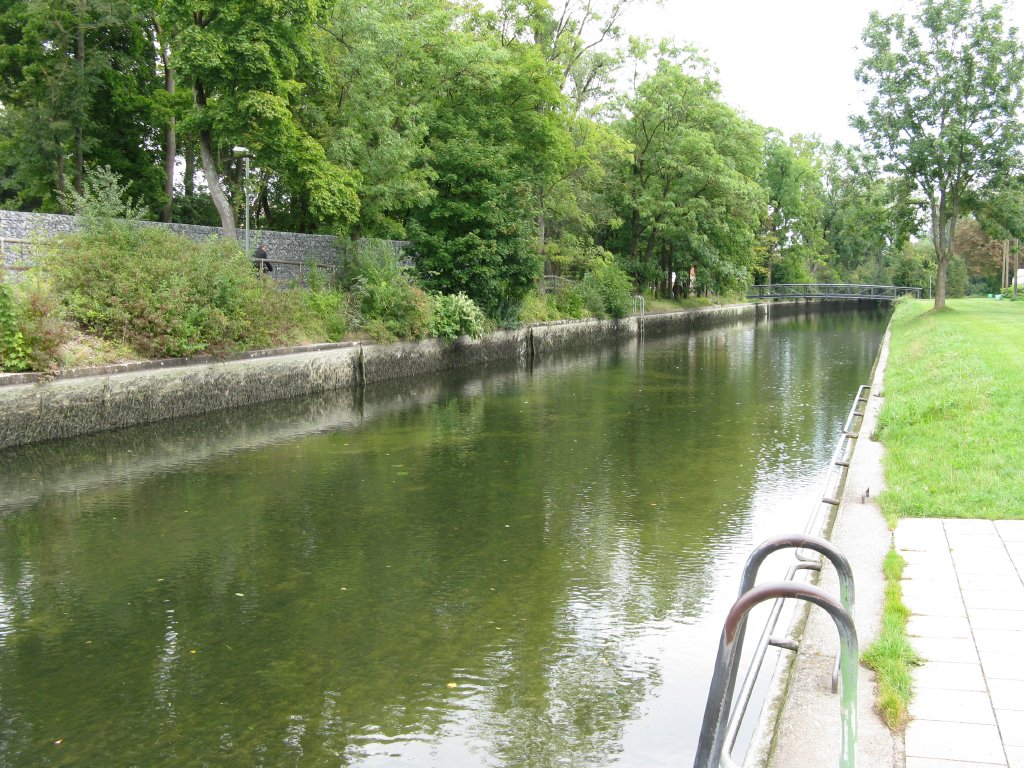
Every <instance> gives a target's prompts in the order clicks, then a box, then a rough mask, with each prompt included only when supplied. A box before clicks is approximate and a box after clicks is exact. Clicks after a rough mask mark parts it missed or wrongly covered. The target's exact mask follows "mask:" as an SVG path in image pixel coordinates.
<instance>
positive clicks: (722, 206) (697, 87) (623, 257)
mask: <svg viewBox="0 0 1024 768" xmlns="http://www.w3.org/2000/svg"><path fill="white" fill-rule="evenodd" d="M647 54H648V51H647V50H646V49H641V50H639V51H637V52H636V55H638V56H641V57H645V56H646V55H647ZM658 56H659V59H660V60H659V61H658V65H657V69H656V71H655V72H654V74H653V75H651V76H650V77H649V78H647V79H646V80H644V81H643V82H641V83H640V84H639V85H638V86H637V88H636V91H635V93H634V94H632V95H630V96H629V97H628V98H625V99H623V100H622V102H621V103H620V104H619V105H618V112H619V117H618V119H617V120H616V122H615V128H616V130H617V131H618V132H619V135H620V136H622V138H624V139H625V140H626V141H628V142H629V144H630V145H631V146H632V147H633V151H632V156H631V157H630V158H629V161H628V162H627V163H624V164H622V165H621V166H619V167H618V168H617V173H616V176H617V179H616V182H617V183H616V184H615V185H613V186H612V188H611V190H610V197H611V199H610V200H609V203H610V204H611V206H612V207H613V210H614V211H615V213H616V218H617V219H618V220H619V221H620V222H622V223H623V226H621V227H618V228H616V229H614V230H612V231H610V232H609V233H608V236H607V238H606V240H605V242H604V245H605V247H606V248H608V249H609V250H611V251H613V252H614V253H615V254H616V255H617V256H618V257H619V258H620V261H621V263H622V264H624V265H626V266H627V269H628V270H629V272H630V273H631V274H632V275H633V277H634V278H636V279H637V280H638V281H641V282H650V283H663V282H665V281H666V280H667V276H668V275H669V274H670V273H671V272H676V273H679V274H685V273H688V272H689V270H690V267H691V266H696V267H697V269H698V271H706V272H707V273H708V277H709V279H710V280H711V281H712V284H713V285H714V286H715V287H716V288H717V289H718V290H727V289H729V288H732V287H734V286H736V285H738V284H741V283H745V282H746V281H747V280H748V273H749V270H750V268H751V267H752V266H753V257H754V248H755V244H756V234H757V232H758V230H759V228H760V223H761V220H762V218H763V214H764V209H765V205H764V194H763V192H762V190H761V188H760V187H759V185H758V182H757V179H758V174H759V171H760V167H761V160H762V146H763V141H764V134H763V130H762V129H761V128H760V127H759V126H756V125H754V124H753V123H751V122H749V121H747V120H745V119H743V118H741V117H740V116H739V115H738V114H737V113H736V112H735V111H734V110H733V109H731V108H730V107H728V106H727V105H726V104H724V103H723V102H722V101H721V100H720V98H719V96H720V94H719V86H718V83H717V82H715V81H714V79H713V78H712V77H711V75H710V73H708V72H707V67H706V65H704V64H703V63H701V62H700V61H699V60H697V59H695V58H694V57H693V55H692V54H690V53H688V52H684V51H675V50H670V49H666V48H664V47H663V48H662V49H661V50H660V51H659V53H658ZM638 66H639V64H638Z"/></svg>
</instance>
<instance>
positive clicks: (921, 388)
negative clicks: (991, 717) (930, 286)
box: [863, 299, 1024, 729]
mask: <svg viewBox="0 0 1024 768" xmlns="http://www.w3.org/2000/svg"><path fill="white" fill-rule="evenodd" d="M890 327H891V330H892V337H891V339H890V345H889V361H888V365H887V368H886V374H885V405H884V406H883V408H882V412H881V414H880V416H879V420H878V437H879V438H880V439H881V440H882V443H883V444H884V446H885V454H884V458H883V466H884V470H885V478H886V484H887V490H886V491H885V492H884V493H883V494H882V495H881V497H880V503H881V505H882V511H883V513H884V514H885V516H886V519H887V520H888V522H889V525H890V527H895V526H896V522H897V520H898V519H899V518H900V517H973V518H979V517H983V518H1021V517H1024V439H1022V438H1024V411H1022V408H1021V404H1020V403H1021V395H1022V385H1024V302H1009V301H993V300H988V299H960V300H955V301H949V302H948V304H947V309H946V310H945V311H942V312H934V311H932V310H931V302H925V301H911V302H905V303H901V304H900V305H899V306H898V307H897V309H896V313H895V314H894V316H893V319H892V324H891V326H890ZM903 565H904V562H903V559H902V558H901V557H900V556H899V555H898V554H897V553H896V552H895V551H892V552H890V553H889V555H888V556H887V557H886V561H885V575H886V594H885V606H884V609H883V615H882V632H881V635H880V636H879V638H878V640H876V641H875V642H874V643H873V644H872V645H871V647H870V648H868V649H867V650H866V651H865V653H864V657H863V658H864V663H865V664H866V665H867V666H869V667H870V668H871V669H873V670H875V672H876V675H877V681H878V708H879V711H880V712H881V714H882V716H883V717H884V719H885V720H886V722H887V723H888V724H889V726H890V727H892V728H894V729H898V728H901V727H902V726H903V725H904V724H905V723H906V720H907V716H908V715H907V710H908V707H909V705H910V698H911V678H912V674H911V673H912V669H913V667H914V665H915V664H917V663H919V658H918V656H917V654H916V653H915V652H914V650H913V648H912V647H911V645H910V642H909V640H908V638H907V636H906V624H907V618H908V616H909V611H908V610H907V608H906V606H905V605H904V604H903V600H902V594H901V587H900V579H901V578H902V574H903Z"/></svg>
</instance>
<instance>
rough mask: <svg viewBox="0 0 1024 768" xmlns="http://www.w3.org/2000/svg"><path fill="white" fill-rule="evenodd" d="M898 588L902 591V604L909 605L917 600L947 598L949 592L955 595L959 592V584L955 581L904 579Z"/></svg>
mask: <svg viewBox="0 0 1024 768" xmlns="http://www.w3.org/2000/svg"><path fill="white" fill-rule="evenodd" d="M900 588H901V589H902V590H903V602H904V603H906V604H907V605H909V604H910V602H911V601H913V600H916V599H918V598H920V599H924V600H928V599H930V598H948V597H949V594H950V592H951V591H952V592H953V593H954V594H955V593H956V591H958V590H959V583H958V582H957V580H956V579H949V580H946V579H936V580H934V581H933V580H931V579H914V580H912V581H908V580H906V579H904V580H902V581H901V582H900Z"/></svg>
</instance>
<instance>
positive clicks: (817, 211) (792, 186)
mask: <svg viewBox="0 0 1024 768" xmlns="http://www.w3.org/2000/svg"><path fill="white" fill-rule="evenodd" d="M818 149H819V144H818V142H817V141H815V140H813V139H806V138H804V137H801V136H794V137H793V138H792V139H790V140H789V141H788V142H787V141H786V140H785V139H783V138H782V136H781V135H780V134H779V133H778V132H776V131H771V132H769V134H768V138H767V140H766V142H765V148H764V165H763V167H762V169H761V184H762V186H763V187H764V190H765V195H766V197H767V198H768V215H767V217H766V218H765V224H764V233H763V235H764V241H765V248H766V251H767V264H766V265H765V278H766V279H767V281H768V283H769V284H771V283H772V282H782V283H801V282H808V281H810V280H812V279H813V277H814V273H815V272H816V271H817V269H818V268H819V267H820V266H822V265H823V264H824V258H825V247H824V246H825V243H824V232H823V230H822V213H823V208H824V200H823V195H824V192H823V188H822V169H821V164H820V159H819V157H818Z"/></svg>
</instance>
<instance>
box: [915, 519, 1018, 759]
mask: <svg viewBox="0 0 1024 768" xmlns="http://www.w3.org/2000/svg"><path fill="white" fill-rule="evenodd" d="M895 542H896V549H897V551H899V553H900V554H901V555H903V557H904V558H905V559H906V561H907V568H906V570H905V572H904V575H903V576H904V581H903V601H904V602H905V603H906V605H907V607H908V608H910V611H911V614H912V616H911V619H910V623H909V626H908V632H909V634H910V636H911V638H910V639H911V643H912V644H913V646H914V648H915V649H916V650H917V652H918V653H919V654H920V655H921V656H922V657H923V658H924V659H925V663H924V664H923V665H921V666H920V667H918V668H917V669H916V671H915V673H914V699H913V702H912V704H911V707H910V714H911V717H912V718H913V719H912V721H911V722H910V724H909V725H908V726H907V732H906V768H996V767H997V766H1003V767H1004V768H1005V767H1006V766H1009V768H1024V520H1020V521H1005V522H1004V521H998V522H992V521H989V520H937V519H907V520H902V521H900V523H899V525H898V526H897V528H896V533H895Z"/></svg>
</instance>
